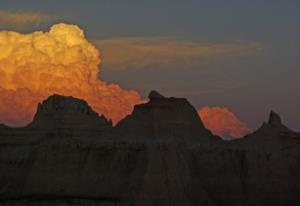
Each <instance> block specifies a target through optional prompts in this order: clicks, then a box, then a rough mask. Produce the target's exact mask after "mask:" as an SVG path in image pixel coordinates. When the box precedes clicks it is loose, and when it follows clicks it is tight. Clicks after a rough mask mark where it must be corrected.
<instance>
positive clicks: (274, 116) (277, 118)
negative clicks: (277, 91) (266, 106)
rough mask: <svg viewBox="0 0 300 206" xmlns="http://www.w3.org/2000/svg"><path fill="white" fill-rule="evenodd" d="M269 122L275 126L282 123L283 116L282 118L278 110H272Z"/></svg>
mask: <svg viewBox="0 0 300 206" xmlns="http://www.w3.org/2000/svg"><path fill="white" fill-rule="evenodd" d="M268 124H270V125H274V126H276V125H277V126H278V125H282V122H281V118H280V116H279V114H277V113H276V112H274V111H273V110H271V112H270V115H269V121H268Z"/></svg>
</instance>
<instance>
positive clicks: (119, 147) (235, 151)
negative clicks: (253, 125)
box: [0, 91, 300, 206]
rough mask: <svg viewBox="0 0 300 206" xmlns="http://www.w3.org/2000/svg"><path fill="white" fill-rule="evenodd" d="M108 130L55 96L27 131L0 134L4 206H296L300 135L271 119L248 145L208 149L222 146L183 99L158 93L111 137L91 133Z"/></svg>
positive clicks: (74, 102) (86, 110) (76, 103)
mask: <svg viewBox="0 0 300 206" xmlns="http://www.w3.org/2000/svg"><path fill="white" fill-rule="evenodd" d="M82 125H84V126H82ZM103 125H110V123H109V122H107V120H105V119H104V118H101V117H99V116H98V115H97V114H96V113H95V112H93V111H92V109H91V108H90V107H89V106H88V105H87V104H86V103H85V102H84V101H82V100H78V99H75V98H72V97H61V96H58V95H54V96H51V97H49V99H48V100H46V101H44V102H43V103H42V104H40V105H39V109H38V112H37V115H36V116H35V118H34V121H33V123H32V124H31V125H30V126H29V127H25V128H18V129H13V128H9V129H3V128H2V129H1V128H0V205H7V206H9V205H21V206H23V205H24V206H25V205H39V206H40V205H76V206H78V205H109V206H110V205H122V206H125V205H126V206H133V205H135V206H154V205H156V206H166V205H172V206H196V205H197V206H198V205H210V206H227V205H230V206H240V205H249V206H256V205H272V206H285V205H289V206H298V205H299V202H300V175H299V174H300V163H299V162H300V161H299V160H300V144H299V142H300V141H299V140H300V136H299V134H298V133H296V132H293V131H291V130H289V129H288V128H287V127H286V126H284V125H283V124H282V123H281V121H280V117H279V115H278V114H276V113H275V112H271V114H270V118H269V121H268V123H264V124H263V125H262V127H260V128H259V129H258V130H257V131H255V132H253V133H252V134H249V135H247V136H246V137H245V138H243V139H238V140H234V141H223V140H221V139H215V140H214V141H210V142H209V144H207V142H208V141H209V139H213V138H216V137H214V136H212V135H211V133H210V132H209V131H208V130H206V129H205V128H204V126H203V124H202V122H201V120H200V119H199V117H198V115H197V112H196V111H195V109H194V108H193V107H192V106H191V105H190V104H189V103H188V101H187V100H185V99H182V98H173V97H171V98H167V97H164V96H162V95H160V94H159V93H158V92H154V91H153V92H151V93H150V94H149V102H147V103H145V104H141V105H137V106H136V107H135V109H134V111H133V113H132V114H131V115H129V116H128V117H126V118H125V119H124V120H122V121H121V122H120V123H119V124H118V125H117V126H116V127H115V128H112V129H111V130H113V132H111V130H101V131H100V130H94V129H93V128H94V127H96V128H98V127H103ZM62 127H64V128H65V129H64V130H63V132H62V133H59V138H57V137H58V136H57V135H53V133H54V132H53V131H56V129H57V128H62ZM45 128H46V129H45ZM74 128H77V130H74ZM86 128H88V129H86ZM44 130H47V132H44ZM90 130H93V131H94V132H93V135H91V134H90V133H89V134H88V135H87V133H82V132H81V131H90ZM59 131H61V130H59Z"/></svg>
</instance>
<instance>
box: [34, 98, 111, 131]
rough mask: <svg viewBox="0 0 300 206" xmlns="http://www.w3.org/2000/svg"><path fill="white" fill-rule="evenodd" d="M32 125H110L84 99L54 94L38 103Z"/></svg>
mask: <svg viewBox="0 0 300 206" xmlns="http://www.w3.org/2000/svg"><path fill="white" fill-rule="evenodd" d="M29 126H33V127H46V128H76V127H78V128H81V127H93V128H96V127H103V126H111V121H108V120H107V119H106V118H105V117H104V116H103V115H102V116H99V115H98V113H96V112H95V111H93V109H92V108H91V107H90V106H89V105H88V103H87V102H86V101H84V100H81V99H77V98H74V97H71V96H69V97H66V96H61V95H57V94H54V95H52V96H50V97H49V98H48V99H46V100H45V101H43V102H42V103H39V105H38V109H37V113H36V115H35V116H34V119H33V122H32V123H31V124H30V125H29Z"/></svg>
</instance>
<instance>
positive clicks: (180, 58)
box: [94, 37, 262, 70]
mask: <svg viewBox="0 0 300 206" xmlns="http://www.w3.org/2000/svg"><path fill="white" fill-rule="evenodd" d="M94 43H95V45H97V46H98V47H99V48H101V51H102V55H103V59H104V60H103V61H104V62H103V63H104V65H105V68H109V69H114V70H124V69H143V68H145V67H147V66H157V65H166V64H177V63H184V64H190V63H192V62H193V61H196V60H197V61H198V60H201V59H208V58H213V57H220V56H224V55H241V54H249V53H253V52H256V51H259V50H261V49H262V46H261V45H260V44H258V43H231V44H211V43H199V42H193V41H184V40H180V39H174V38H153V37H135V38H133V37H128V38H111V39H99V40H95V41H94Z"/></svg>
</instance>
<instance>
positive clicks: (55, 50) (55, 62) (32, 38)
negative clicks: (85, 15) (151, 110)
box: [0, 24, 142, 126]
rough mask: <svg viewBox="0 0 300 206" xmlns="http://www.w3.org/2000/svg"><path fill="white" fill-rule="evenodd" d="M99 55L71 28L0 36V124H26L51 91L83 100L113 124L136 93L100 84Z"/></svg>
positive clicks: (133, 101) (136, 100)
mask: <svg viewBox="0 0 300 206" xmlns="http://www.w3.org/2000/svg"><path fill="white" fill-rule="evenodd" d="M100 62H101V60H100V57H99V51H98V50H97V49H96V48H95V47H94V46H93V45H92V44H91V43H90V42H88V41H87V40H86V39H85V36H84V32H83V31H82V30H81V29H80V28H79V27H77V26H75V25H66V24H56V25H54V26H52V28H51V29H50V31H49V32H42V31H37V32H34V33H31V34H20V33H17V32H11V31H1V32H0V122H3V123H6V124H8V125H12V126H20V125H24V124H26V123H28V122H30V121H31V119H32V117H33V115H34V113H35V109H36V106H37V103H38V102H40V101H41V100H43V99H45V98H47V97H48V96H49V95H51V94H53V93H58V94H62V95H68V96H69V95H72V96H74V97H77V98H83V99H85V100H87V101H88V102H89V104H90V105H91V106H92V107H93V108H94V109H95V110H96V111H97V112H98V113H101V114H104V115H105V116H106V117H108V118H111V119H112V120H113V121H114V122H116V121H118V120H120V119H121V118H122V117H124V116H125V115H126V114H128V113H130V112H131V111H132V109H133V106H134V105H135V104H137V103H140V102H141V101H142V100H141V98H140V96H139V95H138V93H137V92H135V91H127V90H123V89H122V88H120V86H119V85H116V84H107V83H106V82H104V81H101V80H99V79H98V78H99V64H100Z"/></svg>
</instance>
